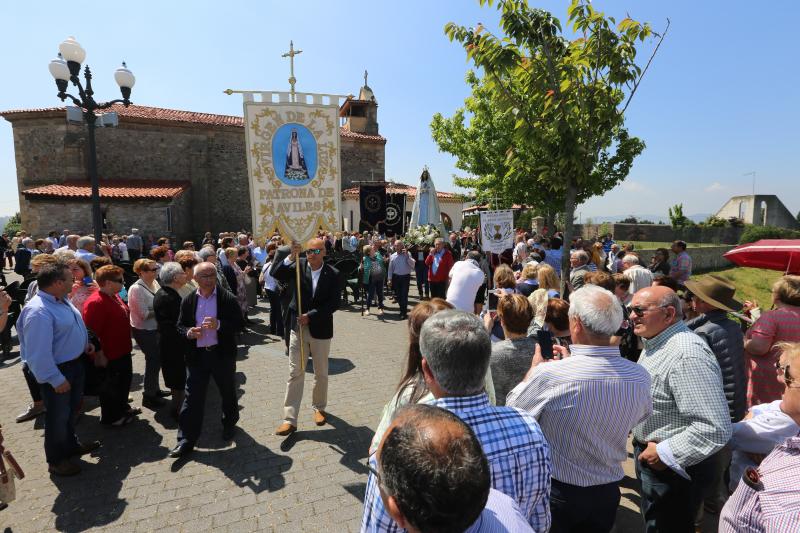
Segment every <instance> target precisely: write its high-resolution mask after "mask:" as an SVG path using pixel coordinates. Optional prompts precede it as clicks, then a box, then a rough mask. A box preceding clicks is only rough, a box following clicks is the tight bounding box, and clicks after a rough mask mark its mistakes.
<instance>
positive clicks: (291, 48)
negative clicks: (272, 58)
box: [281, 41, 303, 101]
mask: <svg viewBox="0 0 800 533" xmlns="http://www.w3.org/2000/svg"><path fill="white" fill-rule="evenodd" d="M302 53H303V51H302V50H295V49H294V42H292V41H289V51H288V52H286V53H285V54H283V55H282V56H281V57H288V58H289V85H291V87H292V101H294V99H295V98H294V84H295V83H296V82H297V78H295V77H294V56H296V55H298V54H302Z"/></svg>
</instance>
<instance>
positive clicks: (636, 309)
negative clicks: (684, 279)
mask: <svg viewBox="0 0 800 533" xmlns="http://www.w3.org/2000/svg"><path fill="white" fill-rule="evenodd" d="M665 307H669V306H668V305H654V306H652V307H642V306H641V305H629V306H628V312H629V313H630V314H632V315H636V316H644V314H645V313H646V312H647V311H650V310H651V309H663V308H665Z"/></svg>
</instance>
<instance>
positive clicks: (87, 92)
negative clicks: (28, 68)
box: [50, 37, 136, 254]
mask: <svg viewBox="0 0 800 533" xmlns="http://www.w3.org/2000/svg"><path fill="white" fill-rule="evenodd" d="M58 52H59V53H58V57H57V58H56V59H54V60H52V61H51V62H50V74H52V75H53V77H54V78H55V80H56V86H57V87H58V97H59V98H61V101H62V102H63V101H64V100H66V99H67V98H69V99H70V100H72V103H74V104H75V105H76V106H78V107H79V108H81V109H82V110H83V119H84V120H85V121H86V127H87V128H88V130H89V180H90V181H91V184H92V225H93V226H94V240H95V247H96V249H97V253H98V254H100V249H101V248H100V242H101V240H100V236H101V233H102V229H103V216H102V213H101V211H100V181H99V179H98V177H97V151H96V147H95V140H94V129H95V122H96V121H97V115H95V111H96V110H98V109H106V108H109V107H111V106H112V105H114V104H122V105H124V106H125V107H128V106H129V105H130V103H131V101H130V100H129V98H130V96H131V89H132V88H133V85H134V83H136V78H135V77H134V76H133V73H132V72H131V71H130V70H128V68H127V66H126V65H125V62H123V63H122V66H121V67H120V68H118V69H117V70H116V72H114V79H115V80H116V82H117V85H119V89H120V91H121V92H122V99H121V100H112V101H110V102H105V103H103V104H98V103H97V102H95V100H94V91H93V90H92V72H91V71H90V70H89V65H86V68H85V69H84V71H83V77H84V78H85V79H86V86H85V87H84V86H83V85H82V84H81V80H80V78H79V77H78V75H79V74H80V71H81V63H83V60H84V59H86V51H85V50H84V49H83V48H82V47H81V45H80V44H78V42H77V41H76V40H75V38H74V37H69V38H67V40H66V41H64V42H63V43H61V44H60V45H59V46H58ZM70 81H71V82H72V84H73V85H74V86H75V87H77V88H78V96H79V98H76V97H74V96H72V95H71V94H69V93H67V85H68V83H69V82H70Z"/></svg>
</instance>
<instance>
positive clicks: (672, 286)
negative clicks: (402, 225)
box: [0, 229, 800, 532]
mask: <svg viewBox="0 0 800 533" xmlns="http://www.w3.org/2000/svg"><path fill="white" fill-rule="evenodd" d="M13 239H18V240H17V241H16V242H12V241H13ZM13 239H9V240H7V241H6V242H7V246H6V249H11V250H12V252H13V253H11V254H9V253H8V252H6V254H5V256H6V258H7V260H8V261H10V262H9V266H13V268H14V269H15V271H16V272H17V273H19V274H20V275H22V276H24V278H25V280H26V281H25V288H26V296H25V305H24V307H23V308H22V312H21V314H20V315H19V316H18V317H15V318H16V324H15V326H16V329H17V333H18V336H19V339H20V347H21V355H22V360H23V363H24V364H23V365H22V369H23V370H22V372H23V375H24V379H25V381H26V383H27V384H28V388H29V390H30V395H31V403H30V405H29V406H28V408H27V409H26V410H25V412H23V413H21V414H20V416H19V417H18V418H17V421H18V422H24V421H26V420H31V419H33V418H36V417H38V416H40V415H42V414H44V417H45V441H44V445H45V456H46V460H47V463H48V465H49V469H50V471H51V472H52V473H53V474H55V475H74V474H77V473H78V472H79V471H80V468H79V467H78V465H77V464H76V463H74V462H73V461H72V460H71V458H72V457H74V456H76V455H82V454H87V453H91V452H92V451H94V450H95V449H97V447H99V446H100V443H99V442H81V441H80V440H79V439H78V438H77V436H76V432H75V417H76V414H77V413H78V412H79V411H80V409H81V406H82V403H83V398H84V396H87V395H97V396H98V397H99V401H100V408H101V417H100V423H102V424H107V425H109V426H112V427H121V426H125V425H127V424H129V423H130V422H131V421H133V420H135V418H136V417H137V415H138V414H140V413H141V409H140V408H138V407H135V406H133V405H132V404H131V403H130V402H129V400H130V398H129V392H130V386H131V378H132V359H131V355H132V351H133V341H135V343H136V345H137V346H138V347H139V349H140V350H141V351H142V352H143V353H144V359H145V370H144V376H143V377H144V391H143V402H142V406H143V407H145V408H148V409H160V408H161V407H162V406H165V403H166V398H170V397H171V399H172V403H171V405H170V410H171V412H172V414H173V415H174V416H175V417H176V418H177V419H178V421H179V430H178V435H177V440H178V442H177V445H176V446H175V448H174V449H172V451H171V452H170V456H172V457H184V456H188V455H189V454H191V453H192V451H193V449H194V446H195V444H196V442H197V440H198V438H199V435H200V433H201V428H202V422H203V417H204V407H205V396H206V389H207V385H208V381H209V379H210V378H211V377H213V378H214V380H215V382H216V384H217V387H218V389H219V391H220V395H221V397H222V422H223V435H222V436H223V438H224V439H226V440H229V439H231V438H233V436H234V434H235V431H236V424H237V421H238V418H239V409H238V405H237V398H236V384H235V379H234V376H235V368H236V349H237V339H238V335H239V334H240V333H241V332H242V331H243V330H245V329H246V328H247V327H248V322H249V320H250V319H249V317H248V313H249V312H250V310H251V309H252V308H253V306H254V305H255V304H256V303H257V299H258V298H259V296H260V297H261V298H262V299H264V300H266V301H267V302H268V304H269V327H268V331H269V334H270V335H275V336H277V337H280V338H282V339H283V340H284V342H285V345H286V354H287V355H288V361H289V369H288V370H289V371H288V380H287V388H286V395H285V400H284V409H283V411H284V413H283V414H284V418H283V420H282V422H281V423H280V424H279V425H278V426H277V428H276V430H275V433H276V434H277V435H282V436H287V435H290V434H292V433H293V432H295V431H297V428H298V424H299V422H298V420H299V418H300V408H301V400H302V397H303V385H304V379H305V363H306V360H307V359H308V358H311V359H312V360H313V373H314V377H313V385H312V386H313V391H312V402H311V406H312V420H313V422H314V423H315V424H317V425H320V426H321V425H324V424H325V423H326V422H327V416H328V415H327V413H326V409H327V405H328V355H329V352H330V347H331V342H332V339H333V338H334V320H333V313H334V312H336V311H337V310H338V309H339V307H340V299H341V297H342V293H343V291H346V290H347V286H346V284H345V283H344V282H343V279H342V278H343V274H344V273H342V272H339V271H338V270H337V268H336V267H335V266H334V265H335V264H344V263H335V262H334V261H333V259H334V258H339V259H342V258H345V259H348V260H350V262H351V264H353V265H355V266H354V271H353V272H352V274H353V276H354V277H355V278H356V279H357V287H358V288H357V292H358V293H359V297H360V298H361V299H362V301H363V302H364V303H365V309H364V311H363V313H362V314H364V315H367V314H370V313H372V308H373V305H374V306H377V311H375V313H376V314H377V315H378V316H379V317H380V319H382V320H386V319H387V318H391V317H389V316H388V314H386V315H385V314H384V310H385V309H386V301H387V299H389V298H391V299H393V300H394V301H396V302H397V305H398V308H399V314H398V315H397V316H396V318H397V319H398V320H404V321H407V327H408V345H407V346H406V347H403V349H404V350H405V351H406V353H407V358H406V362H405V364H404V366H403V368H402V369H398V371H399V372H400V371H401V373H402V378H401V379H400V381H399V383H398V385H397V387H396V389H395V390H394V391H388V392H387V399H388V402H387V403H386V405H385V407H384V409H383V412H382V415H381V418H380V420H376V432H375V435H374V438H373V440H372V442H371V444H370V447H369V469H370V474H369V477H368V479H367V485H366V494H365V501H364V515H363V520H362V531H401V530H408V531H471V532H487V531H558V532H561V531H575V532H583V531H610V530H612V528H613V527H614V523H615V519H616V512H617V508H618V506H619V502H620V482H621V481H622V479H623V477H624V472H623V467H622V465H623V463H624V462H625V461H626V460H627V459H628V451H627V449H628V448H627V447H628V445H629V442H630V440H631V439H632V447H633V457H634V462H635V465H636V477H637V479H638V482H639V488H640V495H641V505H640V507H641V514H642V518H643V520H644V523H645V530H646V531H664V532H672V531H694V530H695V527H697V525H698V524H700V523H701V521H702V518H703V514H704V513H705V512H712V513H720V522H719V530H720V531H743V530H747V531H781V532H783V531H795V530H800V435H798V432H800V427H799V426H798V424H800V391H798V390H797V389H798V388H800V277H798V276H789V275H787V276H783V277H781V278H780V279H779V280H778V281H777V282H776V283H775V285H774V287H773V290H772V302H771V305H770V309H768V310H767V309H764V310H762V309H761V308H760V307H759V305H758V303H757V302H752V301H745V302H740V301H738V300H737V299H736V287H735V286H733V285H731V284H730V282H728V281H727V280H726V279H725V278H722V277H718V276H714V275H707V276H701V277H697V276H694V277H693V276H692V260H691V257H690V255H689V254H688V253H687V246H686V243H684V242H682V241H675V242H674V243H673V245H672V247H671V250H667V249H664V248H662V249H659V250H658V251H657V252H656V254H654V256H653V257H652V258H645V257H642V256H641V255H640V254H639V253H638V252H637V251H636V250H635V249H634V247H633V246H632V245H630V244H627V245H622V246H620V245H619V244H617V243H616V242H614V240H613V238H612V236H611V235H605V236H602V237H600V238H596V239H581V238H571V239H567V238H565V236H564V235H563V234H559V233H556V234H555V235H553V236H546V235H536V234H535V233H533V232H525V231H522V230H518V231H517V235H516V238H515V245H514V246H513V248H509V249H508V250H506V251H505V252H504V253H502V254H492V253H485V252H484V251H483V250H482V249H481V245H480V241H479V239H478V235H477V232H476V231H475V230H469V229H466V230H465V231H462V232H453V233H451V234H449V235H447V236H444V237H441V238H437V239H435V241H434V242H431V243H426V244H418V243H409V242H405V241H404V240H403V239H402V238H400V237H391V236H390V237H387V236H384V235H379V234H377V233H374V232H339V233H321V234H320V235H319V236H318V238H315V239H312V240H311V241H309V242H308V243H305V244H304V245H299V244H296V243H295V244H291V245H289V244H288V243H284V242H283V241H282V239H281V238H280V237H279V236H277V235H274V236H267V237H266V238H265V239H264V240H263V241H259V240H258V239H254V238H253V236H252V235H251V234H248V233H247V232H240V233H236V234H227V233H224V234H220V235H218V236H212V235H211V234H210V233H206V234H205V235H204V237H203V239H202V240H201V241H200V242H199V243H198V244H197V245H196V244H195V243H193V242H186V243H184V244H183V246H182V247H180V249H178V250H174V249H173V248H174V247H173V246H172V245H171V243H170V241H169V240H168V239H166V238H163V239H157V240H155V241H153V239H152V238H148V239H142V237H141V236H139V232H138V231H137V230H135V229H132V231H131V234H130V235H128V236H108V237H105V236H104V240H103V242H102V243H100V246H96V243H95V242H94V239H92V238H91V237H80V236H78V235H72V234H71V233H70V232H69V231H67V230H64V232H63V234H62V235H61V237H59V236H58V235H57V233H56V232H51V234H50V235H49V236H48V238H47V239H41V241H47V242H41V243H40V242H39V241H40V240H38V239H37V240H34V239H33V238H32V237H30V236H27V235H23V234H20V235H17V236H14V238H13ZM48 243H49V244H48ZM563 254H568V255H569V265H570V268H569V271H562V257H563ZM298 270H299V272H300V282H299V283H296V277H295V276H296V273H297V271H298ZM346 274H348V276H349V275H350V274H351V273H350V272H348V273H346ZM412 277H413V278H415V279H416V288H417V296H418V303H417V304H416V305H411V304H410V303H409V292H410V290H411V282H412ZM10 305H11V298H9V297H8V296H6V295H4V293H2V292H0V325H2V326H3V327H5V326H6V324H5V323H4V322H5V321H6V320H7V318H8V309H9V306H10ZM3 327H0V329H3ZM354 349H359V347H354ZM398 349H400V347H398ZM162 380H163V382H164V384H165V386H166V388H167V389H168V390H162V389H161V386H160V381H162Z"/></svg>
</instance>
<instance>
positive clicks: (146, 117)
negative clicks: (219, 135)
mask: <svg viewBox="0 0 800 533" xmlns="http://www.w3.org/2000/svg"><path fill="white" fill-rule="evenodd" d="M65 110H66V108H65V107H45V108H35V109H12V110H8V111H0V117H3V118H5V119H6V120H8V121H9V122H13V121H14V120H17V119H22V118H35V117H53V118H58V117H62V116H63V114H64V112H65ZM104 111H105V112H110V111H114V112H116V113H117V115H118V116H119V117H120V118H122V119H126V120H131V121H134V122H146V123H169V124H174V123H182V124H197V125H205V126H212V127H220V126H221V127H234V128H243V127H244V121H243V119H242V117H237V116H233V115H216V114H213V113H198V112H196V111H183V110H179V109H167V108H163V107H149V106H141V105H130V106H128V107H125V106H123V105H120V104H117V105H113V106H111V107H110V108H108V109H107V110H104ZM340 135H341V137H342V138H346V139H351V140H353V141H356V142H373V143H384V144H385V143H386V138H385V137H382V136H380V135H367V134H364V133H356V132H351V131H348V130H344V129H342V128H340Z"/></svg>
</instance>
